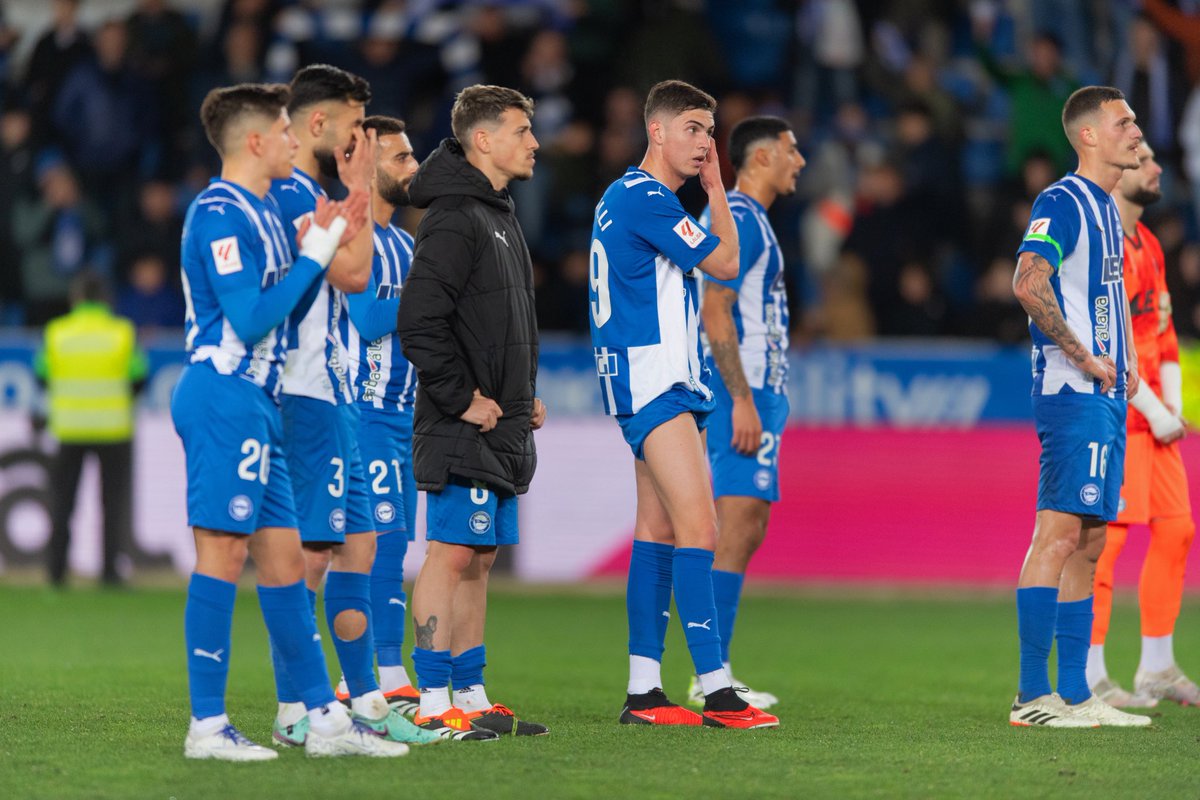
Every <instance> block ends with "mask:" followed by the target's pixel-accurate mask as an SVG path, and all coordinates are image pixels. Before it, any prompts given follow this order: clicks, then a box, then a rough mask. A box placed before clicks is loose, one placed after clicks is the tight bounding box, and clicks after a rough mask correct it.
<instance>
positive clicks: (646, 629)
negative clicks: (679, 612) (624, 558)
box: [625, 540, 711, 661]
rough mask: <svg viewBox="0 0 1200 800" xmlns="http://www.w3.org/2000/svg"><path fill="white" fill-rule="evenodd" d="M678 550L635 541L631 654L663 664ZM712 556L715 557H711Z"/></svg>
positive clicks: (628, 596)
mask: <svg viewBox="0 0 1200 800" xmlns="http://www.w3.org/2000/svg"><path fill="white" fill-rule="evenodd" d="M674 553H675V548H674V547H672V546H671V545H669V544H658V543H657V542H643V541H640V540H635V541H634V543H633V554H632V555H631V556H630V557H629V581H628V583H627V584H626V587H625V612H626V614H628V616H629V654H630V655H634V656H643V657H645V658H650V659H653V660H655V661H662V656H663V642H664V640H665V639H666V637H667V623H668V622H670V620H671V617H670V613H671V612H670V609H671V574H672V562H673V556H674ZM710 555H711V554H710Z"/></svg>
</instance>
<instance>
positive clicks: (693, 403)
mask: <svg viewBox="0 0 1200 800" xmlns="http://www.w3.org/2000/svg"><path fill="white" fill-rule="evenodd" d="M715 404H716V401H715V400H705V399H704V398H703V397H702V396H700V395H698V394H696V393H695V392H691V391H688V390H687V389H684V388H683V387H682V386H672V387H671V388H670V389H668V390H667V391H665V392H663V393H662V394H660V395H659V396H658V397H656V398H654V399H653V400H651V401H650V402H649V403H647V404H646V405H644V406H642V410H641V411H639V412H637V413H636V414H618V415H617V424H618V425H620V426H621V433H622V434H624V436H625V442H626V443H627V444H628V445H629V448H630V449H631V450H633V457H634V458H636V459H637V460H638V461H645V460H646V455H645V447H646V437H647V436H649V435H650V432H651V431H653V430H654V429H655V428H657V427H658V426H659V425H662V424H663V423H664V422H670V421H671V420H673V419H675V418H676V417H678V416H679V415H680V414H683V413H686V412H688V411H690V412H692V416H693V417H695V418H696V427H697V428H699V429H700V430H704V428H705V427H706V426H707V425H708V415H709V413H711V412H712V410H713V408H714V407H715Z"/></svg>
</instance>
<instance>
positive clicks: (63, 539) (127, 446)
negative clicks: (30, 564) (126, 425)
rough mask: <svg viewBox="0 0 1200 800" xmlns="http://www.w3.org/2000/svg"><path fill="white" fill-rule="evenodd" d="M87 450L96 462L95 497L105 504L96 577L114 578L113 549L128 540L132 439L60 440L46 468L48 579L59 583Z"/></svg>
mask: <svg viewBox="0 0 1200 800" xmlns="http://www.w3.org/2000/svg"><path fill="white" fill-rule="evenodd" d="M88 453H92V454H94V455H95V456H96V458H97V460H99V462H100V490H101V491H100V498H101V502H102V504H103V507H104V568H103V572H102V574H101V579H102V580H103V581H104V582H105V583H118V582H120V580H121V577H120V575H118V574H117V555H118V554H119V553H120V552H121V550H122V548H123V547H124V546H125V544H126V543H127V542H130V541H132V538H131V537H132V527H133V445H132V443H131V442H115V443H111V444H68V443H63V444H60V445H59V448H58V455H57V456H56V457H55V459H54V462H53V465H52V466H51V468H50V496H51V497H52V498H53V507H52V508H51V511H50V522H51V533H50V547H49V553H48V555H49V563H48V567H49V571H50V580H51V582H53V583H62V582H63V580H64V579H65V578H66V574H67V550H68V549H69V547H70V544H71V514H72V513H74V511H75V495H76V494H78V490H79V476H80V473H81V472H82V471H83V462H84V459H85V458H86V457H87V455H88Z"/></svg>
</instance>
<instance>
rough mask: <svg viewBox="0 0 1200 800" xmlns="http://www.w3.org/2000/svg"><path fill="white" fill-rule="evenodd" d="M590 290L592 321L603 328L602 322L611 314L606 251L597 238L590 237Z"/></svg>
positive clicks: (606, 320)
mask: <svg viewBox="0 0 1200 800" xmlns="http://www.w3.org/2000/svg"><path fill="white" fill-rule="evenodd" d="M589 260H590V262H591V263H590V270H589V272H590V273H591V282H592V291H591V298H590V299H591V305H592V321H593V322H594V323H596V327H597V328H603V327H604V323H606V322H608V318H609V317H611V316H612V297H611V296H610V295H609V293H608V253H606V252H605V250H604V245H603V244H601V243H600V240H599V239H592V252H591V255H590V257H589Z"/></svg>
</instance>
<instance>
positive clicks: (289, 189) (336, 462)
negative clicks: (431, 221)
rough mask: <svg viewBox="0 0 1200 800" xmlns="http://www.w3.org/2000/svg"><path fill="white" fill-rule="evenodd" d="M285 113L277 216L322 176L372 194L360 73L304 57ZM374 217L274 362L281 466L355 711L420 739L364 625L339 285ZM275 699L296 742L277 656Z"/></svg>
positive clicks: (279, 735) (343, 287)
mask: <svg viewBox="0 0 1200 800" xmlns="http://www.w3.org/2000/svg"><path fill="white" fill-rule="evenodd" d="M290 88H291V101H290V102H289V104H288V110H289V113H291V114H292V116H293V118H294V119H295V126H296V130H297V139H298V140H299V142H300V147H299V149H298V150H297V152H296V158H295V165H294V169H293V171H292V176H291V178H290V179H286V180H280V181H276V182H275V183H273V184H272V186H271V195H272V196H273V197H274V198H275V199H276V200H277V201H278V202H279V205H280V208H281V209H282V210H283V216H284V221H285V222H287V223H289V224H292V225H300V224H301V222H302V220H304V219H306V218H307V216H308V215H309V214H311V213H312V211H313V209H314V208H315V207H316V206H317V204H318V202H320V200H321V198H323V197H325V196H326V194H325V189H324V188H323V187H322V186H321V184H320V183H319V182H318V181H319V179H325V180H329V181H332V180H334V179H339V180H341V182H342V183H343V184H344V185H345V186H346V188H347V189H349V191H350V194H351V196H354V195H358V194H363V195H367V196H368V197H369V195H370V183H371V178H372V176H373V174H374V169H375V154H374V146H375V145H374V138H373V137H369V136H367V135H366V134H364V133H363V130H362V120H363V118H364V113H365V112H364V108H365V105H366V103H367V102H368V101H369V100H370V97H371V93H370V88H369V87H368V86H367V83H366V81H364V80H363V79H362V78H359V77H358V76H355V75H352V74H350V73H348V72H346V71H345V70H342V69H338V68H337V67H331V66H328V65H325V64H317V65H313V66H309V67H305V68H304V69H302V70H300V71H299V72H298V73H296V75H295V77H294V78H293V79H292V83H291V87H290ZM372 229H373V225H369V226H367V227H366V228H365V229H364V230H362V231H360V232H359V234H358V235H357V236H356V237H355V239H354V240H352V241H351V242H349V243H348V244H347V245H346V246H345V247H343V248H341V249H340V250H339V251H338V254H337V255H336V256H335V257H334V259H333V261H332V262H331V263H330V265H329V273H328V275H327V276H326V281H325V282H324V283H323V284H322V285H321V287H320V289H319V291H318V293H317V298H316V300H315V301H314V302H313V305H312V307H311V308H310V309H309V311H308V313H307V314H306V315H305V317H304V318H303V320H301V321H300V323H299V325H298V327H297V331H296V343H295V346H294V347H293V348H292V349H291V350H290V351H289V353H288V364H287V368H286V369H285V370H284V374H283V387H282V397H281V405H282V410H283V425H284V436H285V438H286V440H287V445H288V467H289V469H290V471H291V473H292V481H293V484H294V486H295V492H296V511H297V517H298V518H299V522H300V539H301V541H302V542H303V545H304V551H305V561H306V570H305V577H306V581H307V583H308V589H309V599H310V602H312V604H313V606H314V607H315V604H316V592H317V590H318V589H319V588H320V587H321V584H322V581H324V586H325V618H326V621H327V622H328V625H329V630H330V632H331V633H332V634H333V642H334V648H335V649H336V651H337V654H338V661H339V662H340V663H341V666H342V674H343V676H344V678H345V681H346V684H347V688H348V694H349V699H350V704H351V709H352V710H353V712H354V716H355V718H356V719H358V720H361V721H363V722H364V723H366V724H368V725H371V726H372V727H373V728H374V729H375V730H377V731H378V732H380V733H381V734H382V735H384V736H385V737H387V738H389V739H392V740H393V741H403V742H408V741H414V740H416V739H424V738H425V737H424V735H423V734H421V733H420V732H418V731H417V730H416V729H415V728H414V726H413V725H412V724H411V723H410V722H408V720H406V719H404V716H403V715H402V714H399V713H398V712H393V711H392V710H391V709H390V708H389V707H388V704H387V700H386V699H385V698H384V697H383V693H382V692H380V690H379V685H378V681H377V680H376V677H375V669H374V653H375V647H374V643H373V636H372V629H371V597H370V595H371V589H370V573H371V565H372V563H373V561H374V557H375V528H374V524H373V523H372V521H371V514H370V510H369V507H368V503H367V491H366V481H365V477H364V473H363V467H362V460H361V457H360V455H359V450H358V411H357V408H356V407H355V404H354V395H353V393H352V392H351V389H350V374H349V362H350V356H349V350H348V339H349V331H350V325H351V323H350V319H349V313H348V308H347V304H346V298H345V293H346V292H360V291H362V290H363V289H365V288H366V287H367V286H368V285H369V283H370V274H371V257H372V253H373V252H374V248H373V246H372V233H373V230H372ZM275 673H276V674H275V679H276V689H277V694H278V700H279V711H278V714H277V716H276V720H275V729H274V737H275V740H276V741H278V742H280V743H281V744H285V745H291V746H298V745H300V744H302V743H303V742H304V737H305V732H306V730H307V727H306V726H307V721H306V717H305V710H304V707H303V706H302V705H301V704H300V703H299V702H298V701H297V698H296V694H295V689H294V687H291V686H289V681H288V680H287V675H286V673H285V671H284V670H282V669H280V668H279V667H278V665H277V668H276V670H275Z"/></svg>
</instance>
